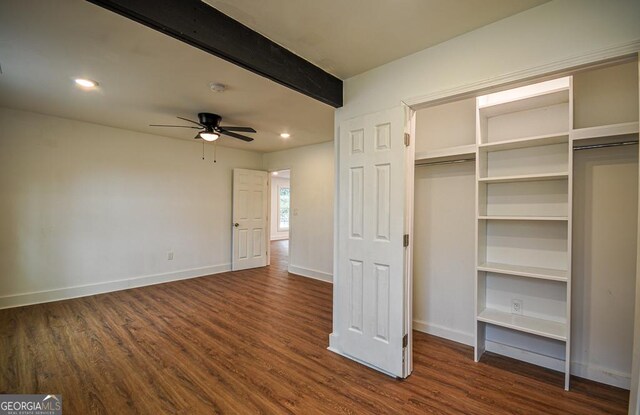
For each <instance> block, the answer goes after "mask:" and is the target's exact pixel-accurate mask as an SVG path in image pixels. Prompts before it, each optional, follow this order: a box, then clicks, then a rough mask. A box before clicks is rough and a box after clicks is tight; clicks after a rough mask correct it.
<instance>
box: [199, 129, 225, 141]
mask: <svg viewBox="0 0 640 415" xmlns="http://www.w3.org/2000/svg"><path fill="white" fill-rule="evenodd" d="M198 136H200V138H202V139H203V140H204V141H216V140H217V139H218V138H220V134H218V133H216V132H214V131H202V132H200V134H198Z"/></svg>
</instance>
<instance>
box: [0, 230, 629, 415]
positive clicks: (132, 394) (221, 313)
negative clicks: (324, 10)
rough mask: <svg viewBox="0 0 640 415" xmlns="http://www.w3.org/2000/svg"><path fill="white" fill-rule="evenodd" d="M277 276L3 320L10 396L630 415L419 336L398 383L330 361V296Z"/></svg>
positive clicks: (211, 408) (266, 407) (4, 387)
mask: <svg viewBox="0 0 640 415" xmlns="http://www.w3.org/2000/svg"><path fill="white" fill-rule="evenodd" d="M287 248H288V241H277V242H273V243H272V258H271V261H272V265H271V266H269V267H266V268H260V269H253V270H245V271H239V272H233V273H231V272H229V273H223V274H218V275H212V276H208V277H202V278H194V279H190V280H183V281H177V282H172V283H167V284H160V285H154V286H149V287H143V288H136V289H131V290H125V291H118V292H113V293H108V294H102V295H95V296H90V297H84V298H78V299H73V300H67V301H59V302H54V303H48V304H39V305H33V306H28V307H20V308H13V309H8V310H0V393H56V394H58V393H59V394H62V395H63V403H64V413H65V414H116V413H117V414H128V413H132V414H134V413H135V414H165V413H166V414H205V413H206V414H210V413H220V414H254V413H265V414H398V413H405V414H425V413H426V414H491V415H493V414H502V413H505V414H506V413H508V414H576V415H578V414H579V415H588V414H604V413H608V414H624V413H626V407H627V404H628V399H629V394H628V391H624V390H621V389H617V388H613V387H609V386H605V385H601V384H597V383H594V382H590V381H586V380H583V379H578V378H574V379H573V380H572V390H571V391H570V392H565V391H564V390H563V389H562V385H563V376H562V374H560V373H557V372H553V371H550V370H547V369H543V368H539V367H535V366H532V365H529V364H526V363H523V362H518V361H515V360H512V359H509V358H505V357H501V356H497V355H494V354H491V353H486V354H485V357H483V360H482V362H480V363H474V362H473V359H472V354H473V351H472V349H471V348H470V347H468V346H464V345H460V344H457V343H453V342H450V341H447V340H443V339H439V338H437V337H433V336H429V335H427V334H423V333H419V332H415V333H414V372H413V374H412V375H411V376H410V377H409V378H408V379H405V380H398V379H393V378H390V377H388V376H385V375H382V374H380V373H377V372H375V371H373V370H371V369H368V368H366V367H364V366H361V365H359V364H357V363H355V362H352V361H350V360H348V359H345V358H343V357H341V356H338V355H336V354H334V353H331V352H329V351H328V350H327V349H326V348H327V346H328V344H327V343H328V335H329V333H330V332H331V329H332V321H331V319H332V286H331V284H327V283H324V282H321V281H315V280H312V279H308V278H303V277H298V276H295V275H292V274H288V273H287Z"/></svg>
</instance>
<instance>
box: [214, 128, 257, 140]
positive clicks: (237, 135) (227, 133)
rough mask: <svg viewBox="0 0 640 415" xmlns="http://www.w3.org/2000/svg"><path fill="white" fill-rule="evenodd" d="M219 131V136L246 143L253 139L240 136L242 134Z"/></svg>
mask: <svg viewBox="0 0 640 415" xmlns="http://www.w3.org/2000/svg"><path fill="white" fill-rule="evenodd" d="M219 131H220V134H224V135H228V136H229V137H233V138H237V139H240V140H242V141H247V142H249V141H253V138H251V137H247V136H245V135H242V134H236V133H232V132H231V131H227V130H223V129H222V128H221V129H220V130H219Z"/></svg>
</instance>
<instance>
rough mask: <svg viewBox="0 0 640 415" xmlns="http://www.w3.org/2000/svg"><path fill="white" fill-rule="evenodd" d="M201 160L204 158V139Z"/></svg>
mask: <svg viewBox="0 0 640 415" xmlns="http://www.w3.org/2000/svg"><path fill="white" fill-rule="evenodd" d="M202 160H204V140H202Z"/></svg>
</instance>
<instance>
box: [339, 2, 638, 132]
mask: <svg viewBox="0 0 640 415" xmlns="http://www.w3.org/2000/svg"><path fill="white" fill-rule="evenodd" d="M639 21H640V2H638V1H637V0H554V1H551V2H549V3H545V4H543V5H541V6H538V7H535V8H533V9H530V10H527V11H524V12H522V13H519V14H517V15H514V16H512V17H509V18H506V19H503V20H500V21H498V22H495V23H493V24H490V25H488V26H485V27H482V28H480V29H477V30H474V31H472V32H469V33H466V34H464V35H462V36H459V37H457V38H454V39H451V40H449V41H447V42H444V43H441V44H439V45H436V46H433V47H431V48H428V49H425V50H422V51H420V52H417V53H415V54H413V55H409V56H406V57H404V58H401V59H398V60H395V61H393V62H390V63H388V64H386V65H383V66H380V67H378V68H375V69H373V70H370V71H368V72H365V73H363V74H360V75H357V76H354V77H352V78H349V79H347V80H346V81H345V82H344V102H345V105H344V107H342V108H340V109H339V110H338V111H337V112H336V126H338V125H340V123H339V122H340V121H341V120H344V119H348V118H352V117H355V116H357V115H361V114H366V113H370V112H374V111H378V110H381V109H386V108H391V107H395V106H397V105H399V104H400V101H401V100H405V101H408V100H410V99H411V98H415V97H422V98H421V100H428V99H430V98H433V97H442V96H451V95H454V94H456V93H459V92H461V91H464V92H467V91H469V90H476V89H478V88H481V87H486V86H492V85H494V84H500V83H504V82H505V81H513V80H517V79H523V78H526V77H533V76H537V75H540V74H544V73H549V72H550V71H554V70H560V69H563V68H569V67H573V66H575V65H578V64H584V63H587V62H593V61H598V60H601V59H603V58H605V57H609V56H611V55H617V54H619V53H622V51H623V52H624V53H629V50H638V49H639V48H640V25H639V24H638V22H639Z"/></svg>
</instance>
